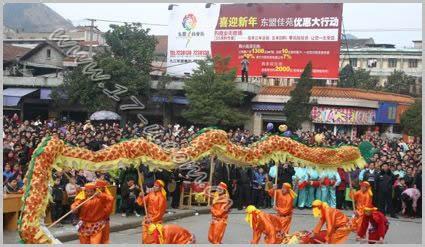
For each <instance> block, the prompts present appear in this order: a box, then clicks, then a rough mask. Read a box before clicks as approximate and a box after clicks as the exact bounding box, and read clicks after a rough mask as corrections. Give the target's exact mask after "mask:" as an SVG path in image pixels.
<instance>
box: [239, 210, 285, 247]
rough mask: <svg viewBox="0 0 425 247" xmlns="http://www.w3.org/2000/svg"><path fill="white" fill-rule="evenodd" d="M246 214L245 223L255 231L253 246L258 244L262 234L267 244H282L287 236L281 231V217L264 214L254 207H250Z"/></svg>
mask: <svg viewBox="0 0 425 247" xmlns="http://www.w3.org/2000/svg"><path fill="white" fill-rule="evenodd" d="M245 212H246V217H245V221H246V222H248V224H249V226H250V227H251V228H252V231H253V237H252V240H251V244H258V243H259V242H260V239H261V235H262V234H264V240H265V243H266V244H280V243H282V241H283V238H284V235H285V234H284V233H283V231H282V230H281V226H280V225H281V223H280V219H279V217H277V216H276V215H271V214H267V213H265V212H262V211H261V210H259V209H257V208H256V207H255V206H253V205H249V206H248V207H247V208H246V210H245Z"/></svg>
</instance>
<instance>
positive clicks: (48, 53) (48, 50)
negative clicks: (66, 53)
mask: <svg viewBox="0 0 425 247" xmlns="http://www.w3.org/2000/svg"><path fill="white" fill-rule="evenodd" d="M50 56H51V51H50V49H47V50H46V57H47V59H50Z"/></svg>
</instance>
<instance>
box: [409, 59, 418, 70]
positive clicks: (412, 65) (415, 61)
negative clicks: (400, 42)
mask: <svg viewBox="0 0 425 247" xmlns="http://www.w3.org/2000/svg"><path fill="white" fill-rule="evenodd" d="M417 67H418V59H409V68H417Z"/></svg>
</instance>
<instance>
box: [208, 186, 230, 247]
mask: <svg viewBox="0 0 425 247" xmlns="http://www.w3.org/2000/svg"><path fill="white" fill-rule="evenodd" d="M218 188H219V191H218V192H216V193H217V194H216V195H214V199H213V202H212V206H211V215H212V219H211V225H210V229H209V231H208V241H209V242H210V243H212V244H221V243H222V240H223V237H224V232H225V230H226V226H227V218H228V216H229V212H230V207H231V204H230V197H229V192H228V191H227V185H226V184H225V183H223V182H220V183H219V184H218Z"/></svg>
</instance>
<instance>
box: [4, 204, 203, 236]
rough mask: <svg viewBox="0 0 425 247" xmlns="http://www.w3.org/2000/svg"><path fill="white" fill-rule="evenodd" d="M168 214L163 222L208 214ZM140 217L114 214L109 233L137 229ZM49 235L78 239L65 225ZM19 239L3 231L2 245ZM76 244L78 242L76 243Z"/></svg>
mask: <svg viewBox="0 0 425 247" xmlns="http://www.w3.org/2000/svg"><path fill="white" fill-rule="evenodd" d="M167 211H168V213H167V214H166V215H165V216H164V221H165V222H167V221H170V220H174V219H178V218H182V217H188V216H192V215H194V214H195V213H196V212H199V213H209V209H208V208H207V207H196V206H195V207H192V209H169V210H167ZM141 221H142V217H136V216H134V215H133V216H129V217H122V216H121V214H115V215H112V216H111V232H117V231H124V230H127V229H138V228H140V224H141ZM50 231H51V233H52V234H53V235H54V236H55V237H56V238H58V239H59V240H60V241H62V242H67V241H73V240H77V239H78V234H77V229H76V228H75V227H74V226H72V225H71V224H66V225H64V226H63V227H52V228H51V229H50ZM18 240H19V237H18V233H17V231H4V232H3V243H5V244H16V243H18ZM77 242H78V241H77Z"/></svg>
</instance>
